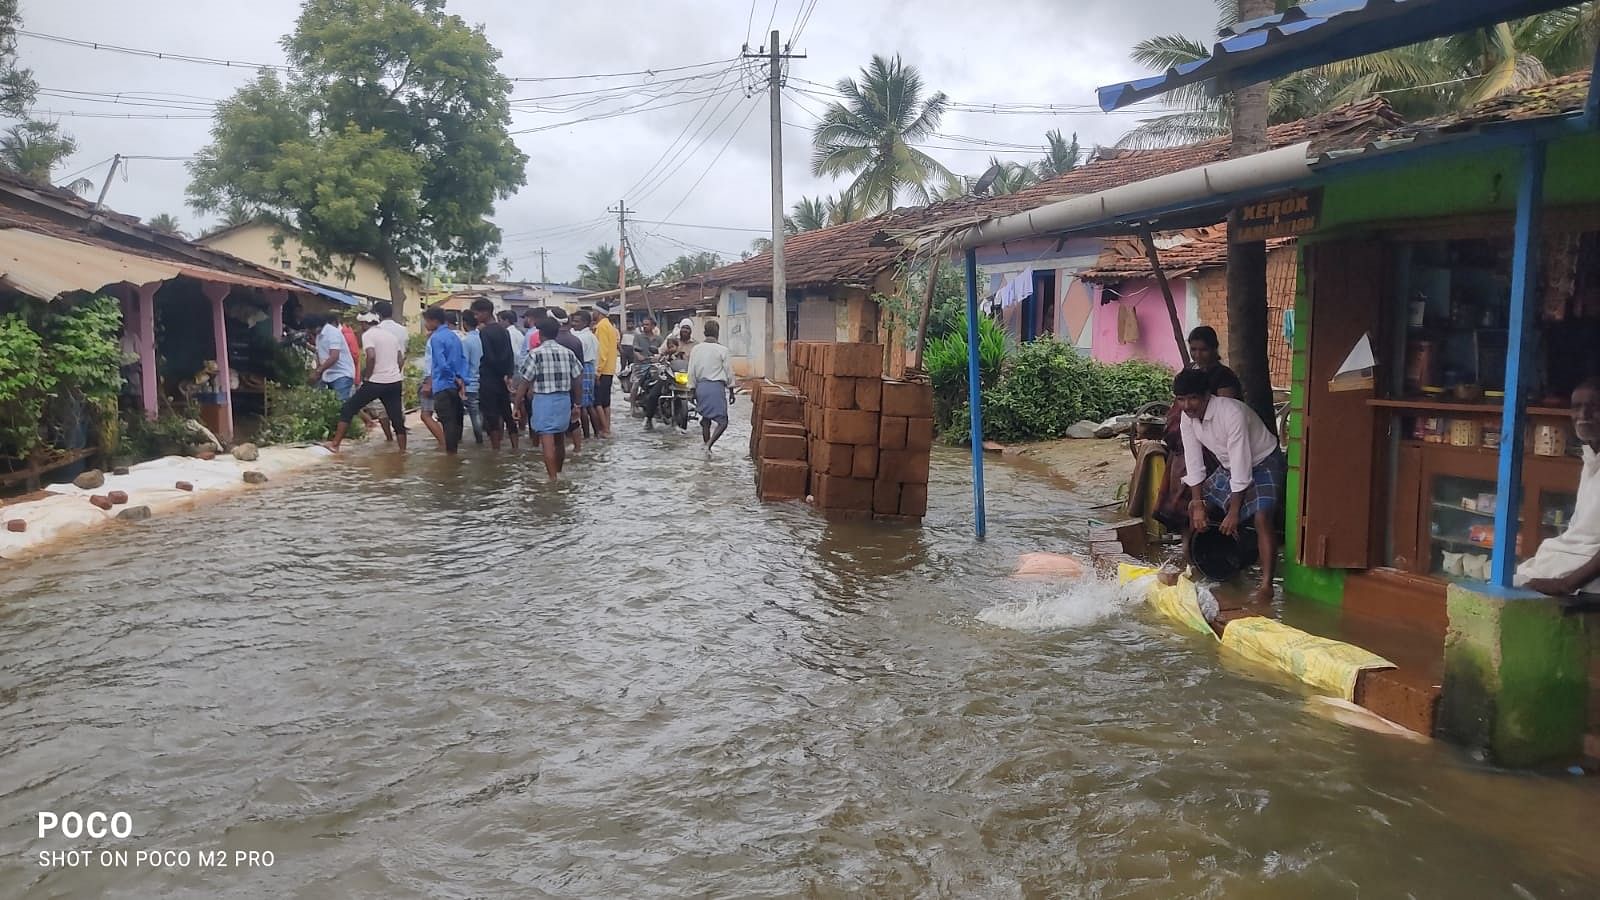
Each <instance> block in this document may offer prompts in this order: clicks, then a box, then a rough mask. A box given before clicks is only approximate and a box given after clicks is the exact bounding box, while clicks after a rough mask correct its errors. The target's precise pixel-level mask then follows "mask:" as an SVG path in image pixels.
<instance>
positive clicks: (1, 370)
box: [0, 314, 51, 459]
mask: <svg viewBox="0 0 1600 900" xmlns="http://www.w3.org/2000/svg"><path fill="white" fill-rule="evenodd" d="M50 387H51V384H50V380H49V378H48V377H47V376H46V374H45V372H44V341H43V339H42V338H40V337H39V333H38V332H37V331H34V330H33V328H32V327H30V326H29V325H28V322H27V321H26V320H25V319H24V318H23V317H22V316H21V315H18V314H11V315H6V316H0V457H5V458H9V459H26V458H28V456H29V454H31V453H32V452H33V449H34V448H35V447H37V446H39V441H40V436H39V423H40V420H41V419H42V418H43V417H44V405H45V401H46V400H47V399H49V394H50Z"/></svg>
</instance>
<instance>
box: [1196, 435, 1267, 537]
mask: <svg viewBox="0 0 1600 900" xmlns="http://www.w3.org/2000/svg"><path fill="white" fill-rule="evenodd" d="M1287 469H1288V465H1287V461H1286V460H1285V459H1284V458H1283V451H1282V450H1274V451H1272V453H1271V454H1270V455H1269V456H1268V457H1267V458H1266V459H1263V460H1262V461H1261V462H1260V463H1258V464H1257V465H1256V467H1255V468H1253V469H1251V470H1250V487H1249V489H1248V490H1246V491H1245V492H1244V502H1242V503H1240V504H1239V518H1241V519H1246V520H1248V519H1251V518H1254V517H1255V514H1256V513H1258V512H1271V511H1273V510H1275V509H1277V508H1278V507H1279V506H1280V505H1282V503H1283V479H1284V473H1285V472H1286V470H1287ZM1203 493H1204V497H1205V501H1206V505H1207V506H1210V507H1213V508H1215V509H1219V510H1223V511H1226V510H1227V508H1228V498H1229V497H1231V496H1232V495H1233V486H1232V484H1231V476H1230V474H1229V472H1228V468H1227V467H1226V466H1218V467H1217V470H1216V471H1215V472H1212V473H1211V476H1210V477H1209V478H1207V479H1206V483H1205V486H1204V492H1203Z"/></svg>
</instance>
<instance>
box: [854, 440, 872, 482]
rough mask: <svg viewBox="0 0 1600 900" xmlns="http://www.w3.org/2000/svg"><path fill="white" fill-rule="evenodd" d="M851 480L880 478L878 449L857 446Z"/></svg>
mask: <svg viewBox="0 0 1600 900" xmlns="http://www.w3.org/2000/svg"><path fill="white" fill-rule="evenodd" d="M850 477H851V478H876V477H878V448H877V447H874V446H857V447H856V452H855V457H854V459H852V460H851V462H850Z"/></svg>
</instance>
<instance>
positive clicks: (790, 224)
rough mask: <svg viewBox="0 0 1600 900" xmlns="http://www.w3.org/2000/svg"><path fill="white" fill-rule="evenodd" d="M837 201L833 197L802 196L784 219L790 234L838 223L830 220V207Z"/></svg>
mask: <svg viewBox="0 0 1600 900" xmlns="http://www.w3.org/2000/svg"><path fill="white" fill-rule="evenodd" d="M834 202H835V201H834V200H833V198H831V197H817V198H811V197H801V198H800V199H799V201H798V202H796V203H795V205H794V209H793V210H791V211H790V213H789V215H788V216H787V217H785V219H784V225H785V226H787V227H786V228H785V230H786V231H788V232H789V233H790V234H798V233H800V232H802V231H816V230H817V229H818V228H827V227H828V226H829V225H833V224H837V223H835V222H830V221H828V218H829V216H828V213H829V207H830V206H832V204H833V203H834Z"/></svg>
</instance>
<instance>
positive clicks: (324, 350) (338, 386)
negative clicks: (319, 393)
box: [305, 316, 356, 402]
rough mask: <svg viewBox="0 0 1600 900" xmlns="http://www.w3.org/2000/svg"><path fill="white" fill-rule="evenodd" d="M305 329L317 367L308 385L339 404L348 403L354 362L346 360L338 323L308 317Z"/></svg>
mask: <svg viewBox="0 0 1600 900" xmlns="http://www.w3.org/2000/svg"><path fill="white" fill-rule="evenodd" d="M305 326H306V331H309V332H311V337H312V339H313V340H314V341H316V348H317V367H316V368H315V369H313V370H312V372H311V383H312V384H320V385H322V386H323V387H325V388H327V389H329V390H331V391H333V393H334V396H336V397H338V398H339V400H340V401H341V402H342V401H345V400H349V399H350V394H351V393H352V392H353V391H355V389H356V363H355V360H353V359H351V358H350V346H349V345H348V344H346V343H345V341H344V331H343V330H342V329H340V328H339V320H338V319H335V318H333V317H332V316H310V317H308V318H307V319H306V321H305Z"/></svg>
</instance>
